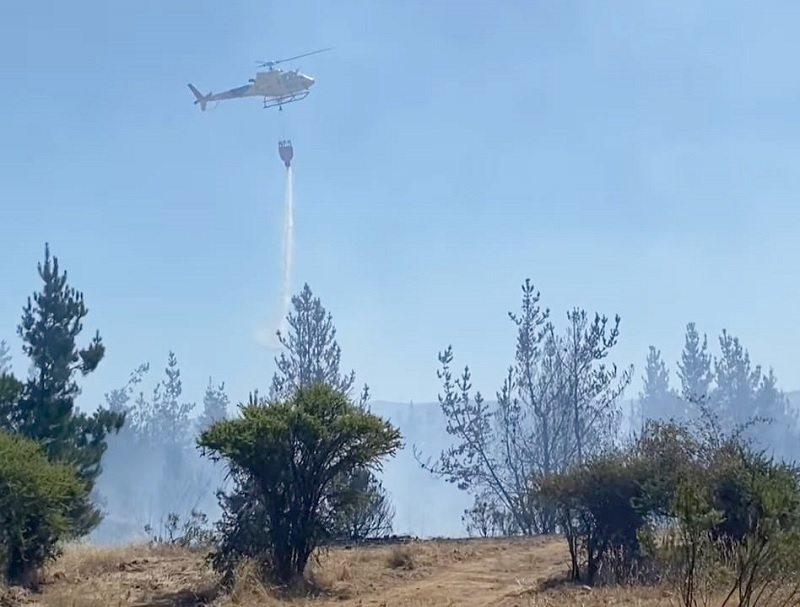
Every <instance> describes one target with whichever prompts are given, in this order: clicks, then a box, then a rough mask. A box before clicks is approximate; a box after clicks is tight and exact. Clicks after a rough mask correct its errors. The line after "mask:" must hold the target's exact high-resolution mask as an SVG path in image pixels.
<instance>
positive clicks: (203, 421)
mask: <svg viewBox="0 0 800 607" xmlns="http://www.w3.org/2000/svg"><path fill="white" fill-rule="evenodd" d="M229 404H230V400H229V399H228V394H227V393H226V392H225V382H222V383H221V384H219V385H218V386H215V385H214V382H213V380H212V378H210V377H209V378H208V386H206V392H205V394H204V395H203V412H202V413H201V414H200V418H199V419H198V420H197V426H198V429H199V431H200V432H202V431H203V430H205V429H206V428H208V427H209V426H211V424H213V423H214V422H216V421H219V420H221V419H226V418H227V417H228V405H229Z"/></svg>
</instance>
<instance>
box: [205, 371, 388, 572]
mask: <svg viewBox="0 0 800 607" xmlns="http://www.w3.org/2000/svg"><path fill="white" fill-rule="evenodd" d="M240 409H241V416H240V417H239V418H236V419H229V420H224V421H219V422H216V423H214V424H213V425H212V426H211V427H209V428H208V429H207V430H205V431H204V432H203V433H202V434H201V435H200V437H199V439H198V445H199V446H200V447H201V448H203V450H204V451H205V452H206V453H207V454H210V455H211V457H212V458H214V459H219V458H225V459H227V460H228V462H229V464H230V465H231V467H232V468H234V469H235V470H236V471H238V473H239V475H240V478H239V485H240V488H242V489H243V491H242V492H240V493H239V496H238V498H239V503H237V504H231V506H232V508H231V510H230V514H231V515H232V516H231V517H229V518H228V520H227V521H226V520H225V519H223V525H222V529H223V530H224V529H225V526H226V525H230V526H229V528H228V530H229V531H233V532H234V533H236V534H237V535H238V534H239V533H240V532H242V531H246V533H244V534H243V535H242V536H240V537H241V540H242V541H243V542H245V545H244V546H241V545H238V544H236V543H231V542H230V540H231V537H230V536H227V537H225V536H224V535H223V538H222V542H221V546H220V552H223V551H226V550H227V551H229V554H230V553H234V554H241V555H246V554H247V553H250V556H256V555H254V554H252V553H254V552H255V553H257V555H258V556H260V557H261V558H260V559H259V560H260V562H261V563H263V564H264V566H265V569H268V570H269V572H270V573H271V574H272V575H273V576H274V577H275V578H277V580H278V581H280V582H284V583H285V582H290V581H292V579H293V578H294V577H295V576H301V575H302V574H303V572H304V570H305V567H306V564H307V563H308V559H309V558H310V557H311V554H312V553H313V551H314V549H315V548H317V547H318V546H320V545H321V544H322V543H323V542H324V541H325V539H326V538H328V537H330V536H331V533H332V530H331V529H330V528H327V527H326V525H327V524H329V523H330V522H331V516H330V514H329V513H335V512H338V511H341V508H342V507H343V506H345V505H347V504H348V503H349V496H347V495H344V496H343V495H342V493H341V491H340V488H339V483H338V481H339V480H340V479H341V478H342V476H343V475H349V474H352V473H354V472H355V471H358V470H364V469H371V468H377V467H378V466H379V464H380V460H381V459H382V458H383V457H385V456H388V455H393V454H394V453H395V451H396V450H397V449H398V448H399V447H400V433H399V432H398V431H397V430H396V429H395V428H394V427H393V426H392V425H391V424H389V423H388V422H386V421H384V420H383V419H381V418H380V417H378V416H376V415H373V414H372V413H370V412H368V411H366V410H364V409H362V408H361V407H358V406H357V405H355V404H354V403H352V402H351V401H350V400H349V399H348V397H347V396H346V395H345V394H343V393H342V392H340V391H337V390H335V389H333V388H331V387H330V386H328V385H326V384H323V383H315V384H312V385H310V386H308V387H305V386H304V387H301V388H298V389H297V390H296V391H295V392H294V394H293V395H292V397H291V398H289V399H288V400H286V401H278V402H266V403H257V402H250V403H249V404H247V405H244V406H242V407H240ZM253 515H256V516H253ZM259 515H260V516H261V518H260V520H259ZM242 523H244V525H242ZM251 524H252V525H254V526H253V527H250V525H251ZM259 536H261V537H263V538H264V539H266V540H267V541H266V542H264V543H261V545H253V544H252V540H254V539H257V538H258V537H259ZM226 556H227V555H225V554H220V555H219V557H218V561H220V562H222V561H226V560H228V561H229V559H227V558H226Z"/></svg>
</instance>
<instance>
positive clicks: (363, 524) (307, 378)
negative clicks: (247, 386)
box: [253, 284, 393, 535]
mask: <svg viewBox="0 0 800 607" xmlns="http://www.w3.org/2000/svg"><path fill="white" fill-rule="evenodd" d="M292 308H293V309H292V311H290V312H289V314H288V316H287V324H288V327H289V332H288V334H287V335H283V334H281V332H280V331H279V332H278V340H279V341H280V343H281V344H282V345H283V347H284V348H285V349H286V351H285V352H282V353H281V355H280V356H279V357H276V359H275V363H276V366H277V371H276V372H275V374H274V375H273V377H272V384H271V386H270V391H269V395H270V400H271V401H276V400H280V401H285V400H287V399H290V398H292V396H293V394H294V393H295V391H296V390H297V389H299V388H305V387H309V386H310V385H312V384H314V383H317V382H322V383H324V384H326V385H327V386H329V387H330V388H332V389H333V390H334V391H336V392H340V393H342V394H344V395H346V396H348V397H349V396H351V392H352V390H353V386H354V385H355V381H356V374H355V371H350V372H349V373H347V374H343V373H342V372H341V369H340V363H341V357H342V350H341V348H340V347H339V344H338V342H337V341H336V327H335V326H334V324H333V316H332V314H331V313H330V312H328V311H327V310H326V309H325V307H324V306H323V305H322V301H321V300H320V298H319V297H315V296H314V294H313V292H312V291H311V287H309V286H308V284H305V285H304V286H303V290H302V291H301V292H300V294H299V295H295V296H293V297H292ZM253 398H255V400H258V398H257V396H255V397H253ZM368 400H369V387H368V386H367V385H364V388H363V390H362V392H361V396H360V399H359V400H358V403H357V404H358V406H359V407H361V408H366V406H367V401H368ZM365 475H366V476H365ZM338 482H339V484H340V487H342V491H343V492H347V493H349V494H351V495H355V494H358V493H364V492H366V494H365V495H362V496H361V498H360V499H359V500H357V501H358V502H359V503H361V504H362V505H364V504H365V505H366V506H364V507H361V508H360V509H356V510H353V511H352V517H351V518H353V517H358V518H359V520H358V521H355V520H346V521H340V523H341V527H338V529H335V530H333V532H334V533H335V534H341V535H344V534H347V533H349V532H351V531H352V530H353V529H356V528H358V529H363V530H375V529H378V528H380V529H381V530H386V529H387V528H391V521H392V517H393V510H392V509H391V507H390V505H389V503H388V497H387V496H386V494H385V492H384V489H383V486H382V485H381V483H380V482H378V481H377V479H375V478H374V475H373V473H372V472H371V471H367V470H365V471H362V470H357V471H356V473H355V474H352V475H348V476H346V477H343V478H341V479H339V481H338ZM378 519H379V520H380V521H381V522H380V524H377V523H376V521H377V520H378ZM348 530H349V531H348Z"/></svg>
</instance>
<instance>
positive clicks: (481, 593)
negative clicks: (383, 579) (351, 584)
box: [345, 539, 566, 607]
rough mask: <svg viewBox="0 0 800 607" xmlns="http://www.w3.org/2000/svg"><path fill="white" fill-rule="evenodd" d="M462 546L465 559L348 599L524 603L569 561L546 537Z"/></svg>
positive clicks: (398, 603)
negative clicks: (529, 592)
mask: <svg viewBox="0 0 800 607" xmlns="http://www.w3.org/2000/svg"><path fill="white" fill-rule="evenodd" d="M458 549H459V548H456V550H458ZM463 550H464V554H463V557H464V558H463V559H459V558H456V559H454V560H453V561H452V562H450V563H446V564H442V565H441V566H439V567H436V566H434V567H431V568H430V572H429V574H428V575H427V576H425V577H423V578H422V579H419V580H414V581H411V580H406V582H405V583H403V584H398V585H396V586H394V587H391V588H386V589H384V590H383V591H381V592H376V593H375V594H373V595H371V596H361V597H358V598H357V599H354V600H353V601H351V602H350V603H349V604H352V605H363V606H365V607H366V606H371V607H384V606H385V607H404V606H409V607H411V606H414V607H424V606H433V605H436V606H437V607H442V606H444V605H453V606H456V605H457V606H459V607H460V606H464V607H489V606H501V605H502V606H503V607H511V606H515V605H516V606H519V607H524V606H526V605H528V604H529V602H528V598H527V597H528V591H529V589H530V588H531V587H532V586H534V585H535V583H536V582H537V581H539V580H541V579H543V578H545V577H549V576H552V575H554V574H558V573H560V572H562V571H564V569H565V565H566V563H565V561H564V556H565V555H564V551H563V550H561V549H560V546H559V545H557V544H555V545H554V543H553V542H552V540H546V539H528V540H508V541H495V542H492V543H488V542H487V543H485V544H483V545H480V544H478V543H475V544H466V543H465V544H464V548H463ZM345 604H348V603H345Z"/></svg>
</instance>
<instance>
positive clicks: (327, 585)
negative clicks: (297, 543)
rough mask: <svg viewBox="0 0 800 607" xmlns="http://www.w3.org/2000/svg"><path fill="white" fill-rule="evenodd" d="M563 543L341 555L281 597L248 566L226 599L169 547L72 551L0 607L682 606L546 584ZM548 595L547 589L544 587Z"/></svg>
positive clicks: (4, 597)
mask: <svg viewBox="0 0 800 607" xmlns="http://www.w3.org/2000/svg"><path fill="white" fill-rule="evenodd" d="M567 558H568V557H567V551H566V545H565V543H564V541H563V540H562V539H560V538H504V539H492V540H429V541H415V542H411V543H408V544H401V545H393V546H371V547H359V548H351V549H345V548H336V549H332V550H330V551H329V552H328V553H327V554H323V555H321V556H320V558H319V562H318V563H315V564H314V565H313V566H312V568H311V569H312V570H311V572H310V574H311V577H312V578H313V579H314V581H315V583H316V584H317V586H318V587H320V588H321V589H322V590H321V591H320V593H319V594H318V595H317V596H314V597H308V596H305V597H298V596H294V597H291V598H281V597H280V596H279V593H278V591H277V590H276V589H271V588H265V587H263V586H262V585H260V584H258V583H257V582H255V581H254V580H253V576H252V575H249V574H248V572H247V571H246V569H244V570H243V571H242V572H241V576H240V578H239V580H238V582H237V584H236V587H235V588H234V590H233V592H232V593H228V594H219V592H218V590H217V579H216V576H215V575H214V574H213V572H212V571H211V570H210V569H209V568H208V567H207V566H206V564H205V563H204V560H203V554H198V553H191V552H187V551H185V550H179V549H176V548H171V547H168V546H162V547H149V546H127V547H122V548H104V547H97V546H72V547H70V548H68V549H67V550H66V551H65V554H64V556H63V557H62V558H61V559H59V560H58V561H57V562H55V563H54V564H52V565H51V566H50V567H48V568H47V570H46V572H45V576H44V580H43V583H42V586H41V589H40V591H39V592H38V593H24V592H20V591H14V590H7V591H5V594H3V592H2V591H0V605H2V606H3V607H5V606H6V605H10V606H14V607H16V606H17V605H23V606H27V607H33V606H41V607H101V606H102V607H122V606H126V607H128V606H135V607H156V606H158V607H195V606H197V605H201V604H207V605H211V606H213V607H234V606H239V605H241V606H247V607H273V606H279V605H283V606H286V607H296V606H300V605H308V606H313V607H329V606H332V605H340V606H344V607H349V606H356V605H358V606H360V607H367V606H372V607H445V606H448V607H450V606H452V607H457V606H462V605H463V606H464V607H490V606H497V607H539V606H548V607H555V606H559V607H560V606H564V607H572V606H575V607H578V606H584V605H585V606H589V605H592V606H595V605H636V606H642V607H648V606H653V607H655V606H658V607H663V606H666V605H677V604H678V603H677V601H675V600H674V597H673V596H671V594H670V593H669V592H666V591H661V590H657V589H644V588H638V589H637V588H630V589H613V590H610V589H609V590H603V589H594V590H590V589H588V588H585V587H576V586H568V585H562V584H552V583H547V582H548V581H552V580H557V579H559V578H563V576H564V574H565V572H566V566H567ZM544 588H547V589H544Z"/></svg>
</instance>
